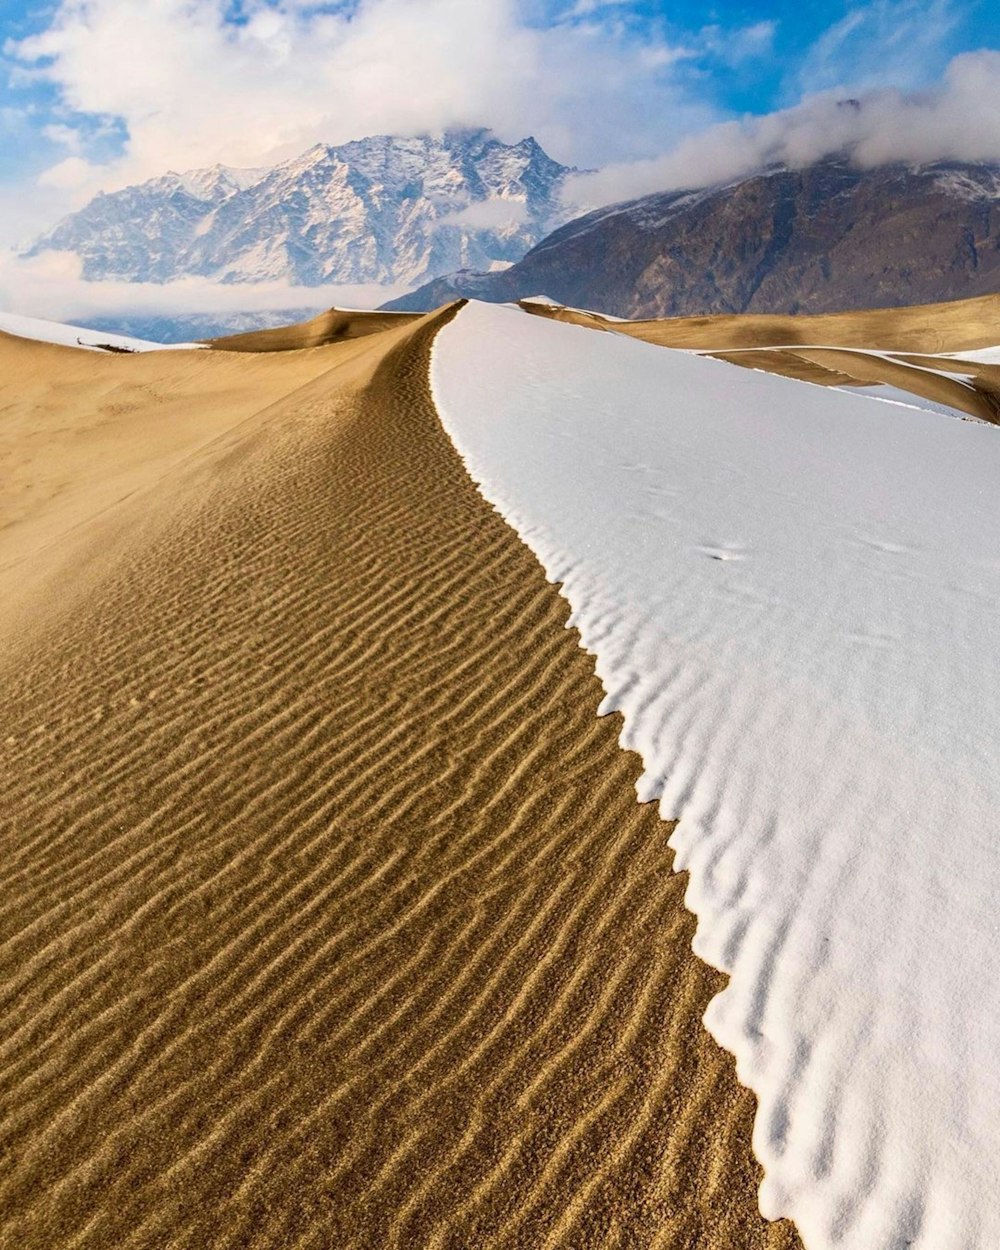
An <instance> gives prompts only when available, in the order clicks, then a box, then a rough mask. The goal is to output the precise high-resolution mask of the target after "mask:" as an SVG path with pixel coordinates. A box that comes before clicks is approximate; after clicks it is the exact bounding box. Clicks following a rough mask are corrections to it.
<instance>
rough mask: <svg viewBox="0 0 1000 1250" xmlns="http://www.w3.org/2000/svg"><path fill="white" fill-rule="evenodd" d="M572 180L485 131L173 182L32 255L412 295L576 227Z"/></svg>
mask: <svg viewBox="0 0 1000 1250" xmlns="http://www.w3.org/2000/svg"><path fill="white" fill-rule="evenodd" d="M572 172H575V171H573V170H571V169H570V168H568V167H567V166H564V165H560V164H559V163H558V162H557V161H554V160H552V159H551V158H550V157H548V156H547V155H546V154H545V152H543V151H542V149H541V148H540V147H539V145H538V144H537V143H536V142H535V140H534V139H533V138H530V137H529V138H527V139H523V140H522V141H521V142H520V143H516V144H506V143H502V142H501V141H500V140H499V139H497V138H496V136H495V135H493V134H492V133H491V132H490V131H488V130H481V129H480V130H469V129H462V130H452V131H448V132H446V133H445V134H444V135H443V136H440V137H432V136H429V135H424V136H418V137H416V138H392V137H390V136H386V135H379V136H375V137H373V138H368V139H361V140H358V141H356V142H353V143H347V144H344V145H342V146H340V147H330V146H328V145H326V144H317V145H316V146H315V147H312V148H310V149H309V150H308V151H307V152H305V153H304V154H303V155H301V156H299V157H297V158H296V159H294V160H289V161H285V162H283V163H282V164H279V165H276V166H274V167H272V168H269V169H231V168H228V167H226V166H222V165H217V166H215V167H214V168H212V169H203V170H195V171H192V172H189V173H185V174H176V173H168V174H165V175H163V176H162V177H159V178H154V179H152V180H150V181H148V182H144V183H142V184H140V185H138V186H132V187H126V188H124V189H123V190H121V191H116V192H113V193H111V194H101V195H98V196H97V197H96V198H95V199H93V200H92V201H91V202H90V203H89V204H87V205H86V207H84V208H82V209H81V210H80V211H79V212H75V213H72V214H71V215H70V216H68V217H66V218H64V219H63V220H62V221H60V222H59V223H58V225H56V226H55V227H54V228H53V229H52V230H50V231H49V232H48V233H46V234H44V235H42V237H41V238H39V239H38V240H37V241H36V242H35V243H34V244H33V245H32V246H31V248H30V249H29V251H28V252H27V253H26V254H27V255H29V256H34V255H38V254H40V253H42V252H45V251H51V250H56V251H66V252H73V253H75V254H76V255H78V256H79V257H80V259H81V261H82V274H83V277H84V278H85V279H88V280H94V281H100V280H104V279H118V280H123V281H126V282H156V283H162V282H170V281H171V280H173V279H176V278H183V277H192V276H197V277H205V278H210V279H212V280H213V281H216V282H223V283H254V282H265V281H278V280H284V281H287V282H289V283H292V284H294V285H299V286H319V285H323V284H326V283H331V284H336V283H342V284H357V283H385V284H390V283H391V284H395V285H397V286H399V285H403V286H413V285H416V284H418V283H421V282H424V281H427V280H428V279H432V278H435V277H437V276H439V275H440V274H444V273H448V272H450V271H452V270H455V269H459V268H463V267H467V268H474V269H479V270H487V271H489V270H491V269H495V268H502V267H504V266H506V265H510V264H511V263H513V262H514V261H517V260H519V259H520V258H521V257H522V256H523V255H524V253H525V252H526V251H527V250H528V249H529V248H530V247H532V246H533V245H534V244H535V243H538V242H539V241H540V240H541V239H542V238H544V237H545V235H546V234H548V233H549V232H550V230H551V229H552V228H553V226H555V225H557V224H559V223H560V222H561V221H563V220H565V219H566V212H565V209H564V208H563V207H562V204H561V199H560V191H561V189H562V185H563V182H564V180H565V178H566V177H567V175H568V174H570V173H572Z"/></svg>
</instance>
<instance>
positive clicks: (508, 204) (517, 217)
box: [434, 200, 528, 230]
mask: <svg viewBox="0 0 1000 1250" xmlns="http://www.w3.org/2000/svg"><path fill="white" fill-rule="evenodd" d="M527 219H528V206H527V204H525V203H524V201H523V200H481V201H479V202H478V203H476V204H469V205H467V206H466V207H465V208H460V209H458V210H457V211H456V212H454V213H446V214H445V215H444V216H443V217H439V218H438V219H437V221H435V223H434V227H435V229H440V228H441V227H442V226H460V227H462V228H463V229H465V230H503V229H504V227H506V226H520V225H523V223H524V222H525V221H527Z"/></svg>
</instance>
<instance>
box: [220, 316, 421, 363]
mask: <svg viewBox="0 0 1000 1250" xmlns="http://www.w3.org/2000/svg"><path fill="white" fill-rule="evenodd" d="M420 317H421V314H420V313H394V312H358V311H355V310H353V309H343V308H330V309H328V310H327V311H326V312H322V313H319V314H318V315H317V316H315V317H312V318H310V320H309V321H302V322H299V323H298V324H297V325H292V326H278V327H276V328H275V329H273V330H253V331H250V332H249V333H247V334H228V335H226V336H225V337H223V338H218V339H210V340H208V342H209V346H211V347H214V348H216V349H217V350H219V351H227V352H289V351H297V350H299V349H300V348H304V347H323V346H325V345H326V344H328V343H340V342H343V341H344V340H345V339H358V338H364V337H365V336H366V335H369V334H380V333H381V332H382V331H383V330H393V329H396V328H398V327H399V326H405V325H412V324H413V322H415V321H419V320H420Z"/></svg>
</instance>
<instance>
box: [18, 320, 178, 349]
mask: <svg viewBox="0 0 1000 1250" xmlns="http://www.w3.org/2000/svg"><path fill="white" fill-rule="evenodd" d="M0 332H2V333H3V334H13V335H15V336H16V337H17V338H19V339H34V340H36V342H39V343H56V344H58V345H60V346H62V347H82V348H85V349H89V350H92V351H99V350H102V349H103V348H104V347H119V348H121V349H122V350H123V351H129V352H165V351H185V350H190V349H192V348H197V347H201V346H202V345H201V344H200V343H150V342H149V341H148V340H146V339H133V338H129V337H128V336H127V335H123V334H105V332H104V331H103V330H87V329H84V328H83V327H82V326H70V325H64V324H63V323H62V322H61V321H44V320H42V319H41V318H39V317H22V316H21V315H20V314H18V313H5V312H0Z"/></svg>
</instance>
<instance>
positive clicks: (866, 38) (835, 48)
mask: <svg viewBox="0 0 1000 1250" xmlns="http://www.w3.org/2000/svg"><path fill="white" fill-rule="evenodd" d="M961 18H962V12H961V10H960V9H959V6H958V5H957V4H956V3H955V0H871V3H869V4H860V5H857V6H856V7H852V8H851V9H849V10H848V12H847V13H846V14H845V15H844V17H843V18H841V20H840V21H838V22H835V23H834V24H833V25H832V26H831V27H830V28H829V29H828V30H827V31H825V32H824V34H823V35H821V36H820V38H819V39H817V40H816V42H815V43H814V44H813V46H812V47H811V48H810V49H809V51H808V53H807V54H806V56H805V58H804V59H803V61H802V63H801V64H800V65H799V66H798V67H797V68H796V70H795V72H794V74H793V75H791V76H790V87H791V89H792V90H793V91H794V92H795V94H800V93H801V92H802V91H806V92H815V91H827V90H833V89H836V88H841V87H845V86H850V87H852V88H854V89H855V90H858V89H862V88H871V87H886V86H893V87H897V88H900V89H904V90H905V89H907V88H914V87H917V86H920V85H921V84H922V83H923V81H924V80H925V79H926V77H927V75H928V72H937V71H939V70H940V68H941V65H940V62H941V59H942V57H943V56H945V55H946V52H945V50H946V49H947V47H948V37H949V35H950V34H951V33H952V31H953V30H954V29H955V28H956V27H957V26H958V24H959V22H960V21H961Z"/></svg>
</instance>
